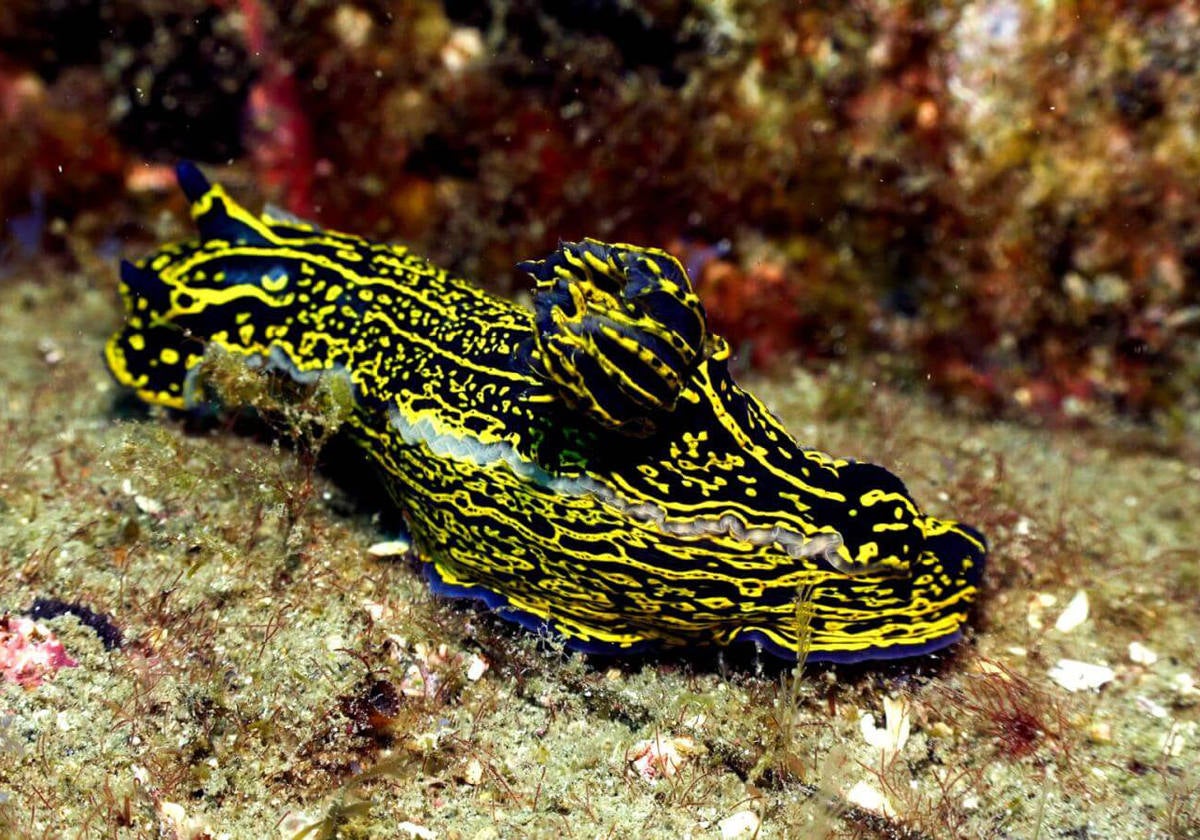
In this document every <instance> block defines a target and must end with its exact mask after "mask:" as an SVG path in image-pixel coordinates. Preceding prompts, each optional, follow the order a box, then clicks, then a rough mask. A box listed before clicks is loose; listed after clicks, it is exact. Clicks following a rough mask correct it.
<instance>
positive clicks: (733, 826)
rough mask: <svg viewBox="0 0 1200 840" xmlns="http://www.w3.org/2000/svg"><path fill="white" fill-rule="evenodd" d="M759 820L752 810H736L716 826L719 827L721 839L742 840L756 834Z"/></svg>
mask: <svg viewBox="0 0 1200 840" xmlns="http://www.w3.org/2000/svg"><path fill="white" fill-rule="evenodd" d="M760 822H761V821H760V820H759V818H758V814H756V813H754V812H753V811H738V812H736V813H733V814H730V815H729V816H728V817H726V818H725V819H723V820H721V821H720V822H719V823H717V827H718V828H719V829H721V840H743V838H751V837H757V836H758V828H759V824H760Z"/></svg>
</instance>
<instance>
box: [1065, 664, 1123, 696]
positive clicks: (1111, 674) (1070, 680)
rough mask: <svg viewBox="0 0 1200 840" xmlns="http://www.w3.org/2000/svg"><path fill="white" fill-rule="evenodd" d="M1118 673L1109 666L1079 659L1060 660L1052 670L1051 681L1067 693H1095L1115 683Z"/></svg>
mask: <svg viewBox="0 0 1200 840" xmlns="http://www.w3.org/2000/svg"><path fill="white" fill-rule="evenodd" d="M1116 675H1117V674H1116V671H1114V670H1113V669H1112V668H1109V667H1108V666H1107V665H1093V664H1092V663H1090V662H1080V661H1079V660H1077V659H1060V660H1058V662H1057V663H1056V664H1055V666H1054V667H1053V668H1051V669H1050V679H1052V680H1054V681H1055V682H1056V683H1058V684H1059V685H1061V686H1062V687H1063V688H1065V689H1066V690H1067V691H1071V692H1077V691H1094V690H1096V689H1098V688H1100V686H1102V685H1105V684H1107V683H1110V682H1112V681H1113V679H1114V678H1115V677H1116Z"/></svg>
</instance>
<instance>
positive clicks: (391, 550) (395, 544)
mask: <svg viewBox="0 0 1200 840" xmlns="http://www.w3.org/2000/svg"><path fill="white" fill-rule="evenodd" d="M411 550H412V543H411V542H409V541H408V540H406V539H397V540H385V541H384V542H377V543H375V544H374V545H372V546H370V547H369V548H367V554H370V555H371V556H372V557H400V556H403V555H405V554H408V552H409V551H411Z"/></svg>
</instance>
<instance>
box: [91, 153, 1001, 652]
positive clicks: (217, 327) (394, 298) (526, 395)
mask: <svg viewBox="0 0 1200 840" xmlns="http://www.w3.org/2000/svg"><path fill="white" fill-rule="evenodd" d="M177 174H178V177H179V183H180V186H181V187H182V188H183V191H184V192H185V193H186V195H187V198H188V200H189V201H190V203H191V208H192V215H193V217H194V219H195V222H196V224H197V227H198V229H199V238H198V239H194V240H189V241H186V242H179V243H174V244H169V245H166V246H164V247H163V248H161V250H159V251H157V252H156V253H154V254H152V255H150V256H149V257H147V258H145V259H143V260H141V261H140V262H138V263H136V264H133V263H129V262H125V263H123V264H122V266H121V286H120V289H121V294H122V297H123V298H124V303H125V307H126V312H127V315H126V321H125V325H124V327H123V329H121V331H120V332H118V333H117V334H115V335H114V336H113V337H112V338H111V339H110V340H109V341H108V344H107V347H106V356H107V362H108V366H109V368H110V369H111V370H112V373H113V375H114V376H115V377H116V379H117V381H118V382H119V383H120V384H122V385H124V386H128V387H130V388H132V389H134V390H135V392H136V393H137V395H138V397H140V398H141V399H142V400H144V401H146V402H148V403H153V404H157V405H163V406H169V407H172V408H177V409H186V408H189V407H192V406H196V405H197V404H199V403H202V402H203V401H204V399H205V397H204V394H203V383H202V382H201V381H199V377H198V375H197V372H198V370H199V368H200V365H201V361H202V359H203V357H204V354H205V352H206V350H207V349H208V348H212V347H219V348H222V349H223V350H224V351H225V352H227V353H230V354H233V355H234V356H237V357H241V358H243V359H244V360H245V361H246V363H247V364H249V365H252V366H255V367H259V368H263V369H266V370H271V371H275V372H277V373H278V374H279V375H282V376H284V377H290V378H291V379H294V380H296V381H298V382H304V383H312V382H314V381H316V380H317V379H319V378H320V377H335V376H336V377H344V378H345V380H346V381H347V382H348V385H349V387H350V390H351V392H352V394H353V411H352V416H351V417H350V420H349V422H348V424H347V425H348V426H349V427H350V434H351V435H352V436H353V438H354V439H355V441H356V442H357V443H358V444H359V445H361V447H362V449H363V450H365V451H366V453H367V454H368V455H369V456H370V458H372V459H373V460H374V461H375V462H376V464H377V465H378V466H379V467H380V468H381V469H382V471H383V473H384V476H385V478H386V481H387V484H388V487H389V488H390V490H391V491H392V495H393V496H394V498H395V499H396V501H397V503H398V504H399V505H401V507H402V509H403V511H404V515H405V517H406V521H407V523H408V525H409V527H410V529H411V536H412V539H413V542H414V546H415V548H416V550H417V551H418V553H419V557H420V562H421V564H422V567H423V568H424V569H425V570H426V573H427V576H428V578H429V580H430V581H431V584H432V587H433V589H434V591H435V592H437V593H440V594H445V595H451V596H463V597H469V598H476V599H480V600H482V601H484V602H486V604H487V605H488V606H489V607H491V608H492V609H494V610H495V611H496V612H497V613H498V614H499V615H501V616H503V617H505V618H507V619H510V620H513V621H516V622H519V623H520V624H522V625H524V626H526V627H529V628H532V629H535V630H538V631H552V632H553V633H555V634H557V635H558V636H560V637H562V639H564V640H565V642H566V644H567V645H568V646H569V647H571V648H575V649H580V650H585V651H590V652H604V653H620V652H625V651H635V650H645V649H648V648H672V647H680V646H684V645H689V646H696V645H703V644H711V645H729V644H731V643H735V642H742V641H746V642H752V643H755V644H757V645H759V646H760V647H761V648H763V649H765V650H767V651H769V652H771V653H773V654H776V655H778V656H781V657H784V658H792V659H794V658H795V657H796V656H797V655H799V654H800V653H804V654H806V655H807V656H808V658H809V659H811V660H826V661H837V662H855V661H860V660H867V659H888V658H896V657H907V656H916V655H920V654H925V653H928V652H930V651H934V650H937V649H939V648H942V647H945V646H946V645H949V644H951V643H953V642H954V641H956V640H957V639H959V638H961V636H962V632H963V627H964V625H965V624H966V622H967V619H968V613H969V609H970V606H971V604H972V603H973V602H974V600H975V598H976V596H977V594H978V591H979V585H980V577H981V574H982V571H983V566H984V560H985V556H986V553H987V546H986V542H985V541H984V538H983V536H982V535H981V534H979V533H978V532H977V531H975V530H974V529H972V528H970V527H968V526H966V525H963V524H959V523H957V522H954V521H951V520H946V519H938V518H935V517H932V516H928V515H926V514H924V513H922V512H921V510H920V509H919V508H918V507H917V505H916V503H915V502H914V501H913V499H912V497H911V496H910V495H909V494H908V492H907V490H906V489H905V487H904V484H903V483H902V482H901V481H900V479H898V478H897V477H896V476H895V475H893V474H892V473H890V472H889V471H887V470H886V469H884V468H883V467H879V466H875V465H873V464H869V463H862V462H856V461H853V460H850V459H846V458H836V457H833V456H830V455H827V454H825V453H824V452H819V451H817V450H815V449H810V448H806V447H804V446H801V445H799V444H797V443H796V441H795V440H794V439H793V438H792V437H791V435H789V434H788V432H787V431H786V430H785V429H784V428H783V426H782V425H781V424H780V422H779V421H778V420H777V419H776V418H775V417H774V415H772V414H771V412H770V411H768V410H767V408H766V407H765V406H764V405H763V404H762V403H761V402H759V401H758V400H757V399H756V398H755V397H754V396H752V395H751V394H749V393H747V392H746V391H744V390H742V389H741V388H740V387H738V385H737V384H736V383H735V382H734V381H733V378H732V377H731V375H730V372H729V357H730V351H729V346H728V345H727V343H726V342H725V341H724V340H723V339H722V338H720V337H719V336H716V335H714V334H712V333H711V332H710V331H709V328H708V324H707V321H706V318H705V312H704V308H703V306H702V305H701V303H700V300H699V298H698V297H697V295H696V293H695V291H694V290H693V288H692V284H691V281H690V280H689V278H688V276H687V273H686V272H685V270H684V268H683V267H682V266H681V265H680V263H679V261H678V260H676V259H675V258H674V257H672V256H671V255H670V254H668V253H667V252H665V251H662V250H659V249H657V248H641V247H635V246H632V245H613V244H606V243H603V242H598V241H595V240H592V239H585V240H583V241H581V242H572V243H563V244H561V245H560V246H559V248H558V250H557V251H556V252H555V253H553V254H551V255H550V256H549V257H547V258H546V259H543V260H538V261H532V262H526V263H522V264H521V266H520V268H522V269H523V270H525V271H527V272H528V273H530V274H531V275H532V276H533V277H534V279H535V281H536V289H535V294H534V298H533V311H529V310H528V309H526V308H524V307H521V306H519V305H517V304H515V303H513V302H510V301H508V300H504V299H502V298H500V297H497V296H494V295H491V294H488V293H487V292H485V291H483V290H482V289H480V288H479V287H477V286H476V285H474V284H472V283H470V282H469V281H467V280H465V279H462V278H460V277H457V276H455V275H454V274H452V273H449V272H447V271H445V270H443V269H441V268H438V267H436V266H434V265H432V264H430V263H429V262H428V261H426V260H425V259H423V258H421V257H419V256H417V255H416V254H413V253H412V252H410V251H409V250H408V249H407V248H405V247H403V246H399V245H386V244H376V243H372V242H368V241H366V240H363V239H361V238H359V237H357V236H352V235H348V234H344V233H337V232H334V231H330V230H323V229H321V228H319V227H317V226H315V225H312V224H308V223H305V222H302V221H300V220H297V219H294V218H290V217H284V216H283V214H279V213H273V212H271V211H269V210H268V211H267V212H265V213H264V214H263V215H262V216H255V215H254V214H252V213H250V212H248V211H247V210H245V209H244V208H242V207H241V206H240V205H238V204H237V203H236V202H234V201H233V200H232V199H231V198H230V197H229V195H228V194H227V193H226V192H225V191H224V190H223V189H222V188H221V187H220V186H219V185H213V184H210V183H209V182H208V180H207V179H206V178H205V177H204V175H202V174H201V172H200V171H199V170H198V169H197V168H196V167H195V166H193V165H191V164H189V163H182V164H180V165H179V167H178V173H177ZM801 593H803V594H801ZM801 597H803V598H807V599H808V600H807V601H806V604H807V606H806V609H805V611H804V612H805V620H798V618H797V615H798V610H797V599H798V598H801Z"/></svg>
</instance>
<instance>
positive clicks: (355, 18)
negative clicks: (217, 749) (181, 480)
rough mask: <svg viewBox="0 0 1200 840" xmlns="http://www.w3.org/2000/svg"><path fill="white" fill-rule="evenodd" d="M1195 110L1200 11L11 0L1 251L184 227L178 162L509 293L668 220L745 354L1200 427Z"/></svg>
mask: <svg viewBox="0 0 1200 840" xmlns="http://www.w3.org/2000/svg"><path fill="white" fill-rule="evenodd" d="M1197 126H1200V5H1198V4H1197V3H1194V2H1183V3H1173V2H1172V3H1165V2H1142V3H1124V2H1116V0H1112V1H1111V2H1089V0H1080V2H1055V3H1046V2H1035V1H1034V0H986V1H985V2H938V3H933V2H929V3H922V2H890V0H889V2H883V1H882V0H876V1H874V2H872V0H863V1H862V2H853V3H841V2H836V3H821V2H815V3H791V2H787V3H781V2H761V3H753V2H733V3H731V2H724V1H723V0H646V2H638V3H634V2H626V0H567V2H561V3H555V4H545V5H544V6H543V4H541V3H537V2H533V0H491V2H486V3H478V2H464V0H443V1H442V2H435V1H434V0H407V2H396V3H386V2H382V0H377V1H376V2H371V1H370V0H364V2H357V3H355V2H342V3H339V2H299V3H292V2H282V0H222V2H217V1H216V0H212V2H201V0H185V2H180V0H170V2H166V0H162V1H161V2H160V1H159V0H33V1H32V2H27V1H26V0H6V2H5V3H4V4H3V5H2V6H0V149H3V150H4V153H3V155H0V220H2V229H0V257H2V262H0V267H2V266H8V267H9V269H11V266H12V265H16V264H20V263H21V261H22V260H28V259H46V258H50V259H55V260H62V261H64V265H65V266H69V267H77V266H78V265H79V264H81V263H86V262H88V261H89V260H96V259H97V257H99V259H102V260H111V259H113V258H115V256H116V254H117V253H118V252H120V251H122V250H124V251H125V252H126V253H128V254H131V255H138V254H140V253H142V252H144V250H145V249H146V248H148V247H149V246H150V245H151V244H152V242H154V241H156V240H157V239H159V237H160V236H163V235H179V234H180V233H181V232H182V231H181V229H180V228H178V227H176V226H175V225H176V223H175V222H173V221H171V218H172V217H171V215H170V213H176V214H180V213H181V212H182V210H183V206H182V202H181V199H180V197H179V196H178V195H176V194H175V192H174V190H173V189H172V188H171V186H172V185H171V176H170V168H169V164H171V163H173V162H174V161H175V160H177V159H179V158H181V157H184V158H191V159H195V160H197V161H200V162H202V163H204V164H210V165H219V166H220V167H221V168H220V169H218V170H217V171H216V172H215V173H214V174H215V175H216V176H217V177H218V178H221V179H223V180H225V181H226V182H227V183H228V184H229V186H230V187H231V188H232V189H233V191H234V192H235V193H237V194H239V195H240V196H241V197H243V198H245V199H247V200H248V201H249V202H250V203H251V205H252V206H255V205H256V203H257V202H258V201H259V200H262V201H272V202H274V203H275V204H277V205H279V206H281V207H284V208H285V209H287V210H290V211H292V212H294V213H297V214H300V215H302V216H306V217H311V218H313V219H315V220H316V221H319V222H320V223H322V224H325V225H328V226H330V227H334V228H337V229H341V230H346V231H351V232H355V233H360V234H363V235H366V236H369V237H372V238H376V239H391V240H399V241H403V242H406V243H408V244H410V245H412V246H413V247H414V248H415V249H417V250H418V251H420V252H422V253H425V254H427V255H429V256H430V257H432V258H433V259H435V260H436V261H438V262H440V263H442V264H444V265H447V266H450V267H453V268H454V269H456V270H458V271H460V272H462V273H465V274H467V275H468V276H472V277H474V278H476V279H478V280H480V281H482V282H484V283H485V284H487V285H489V286H490V287H492V288H494V289H496V290H498V291H500V292H503V293H510V294H511V293H517V292H519V291H521V290H523V289H525V288H527V286H528V281H527V279H526V278H523V277H520V276H518V274H517V273H516V272H515V271H514V270H513V268H512V266H513V264H514V263H515V262H517V261H518V260H520V259H523V258H527V257H532V256H539V255H542V254H544V253H546V252H547V251H548V250H549V249H551V248H552V247H553V246H554V244H555V242H556V241H557V240H558V239H560V238H562V239H574V238H578V237H582V236H595V237H599V238H602V239H608V240H620V241H629V242H634V243H640V244H656V245H662V246H664V247H667V248H669V249H671V250H673V251H674V252H676V253H677V254H679V255H680V256H681V257H682V258H683V259H684V260H685V261H686V263H687V264H688V266H689V268H690V269H691V270H692V271H693V276H694V278H695V279H696V281H697V283H698V285H699V287H700V291H701V294H702V296H703V298H704V300H705V303H706V304H707V306H708V307H709V310H710V314H711V317H712V320H713V321H714V322H715V324H716V325H717V328H718V329H719V330H720V331H722V332H723V333H725V334H726V335H727V336H728V337H729V338H730V339H731V340H732V341H733V343H734V346H735V347H736V348H737V349H738V351H739V363H740V364H742V365H744V366H757V367H763V368H773V367H778V366H781V365H783V364H787V363H790V362H793V361H795V360H800V361H801V362H802V363H803V364H805V365H809V366H817V367H821V366H828V365H830V364H836V363H840V362H842V361H848V363H850V364H852V365H853V366H854V368H855V369H856V370H858V371H862V372H865V373H866V374H867V375H870V376H872V377H878V378H881V379H886V380H888V381H891V382H894V383H898V384H900V385H914V386H919V387H921V388H926V387H930V386H932V388H934V389H936V391H937V392H939V393H940V394H942V395H943V396H944V397H946V398H947V399H948V400H950V401H952V402H953V403H954V404H956V405H957V406H958V407H960V408H966V409H969V410H979V411H984V412H989V413H990V412H1000V413H1005V414H1009V415H1014V416H1018V417H1021V418H1023V419H1027V420H1035V421H1047V422H1052V423H1055V424H1095V423H1106V422H1109V421H1111V420H1113V419H1120V420H1134V421H1148V422H1151V423H1153V424H1155V425H1158V426H1160V427H1161V428H1162V429H1164V430H1166V431H1167V432H1168V433H1173V434H1175V435H1182V434H1183V433H1186V432H1188V431H1194V430H1195V426H1196V425H1197V421H1196V420H1194V419H1192V418H1194V417H1195V416H1197V407H1198V405H1197V404H1198V402H1200V387H1198V386H1200V342H1197V340H1196V339H1197V335H1198V333H1200V280H1198V278H1197V275H1198V274H1200V136H1198V134H1197ZM168 210H169V211H170V213H168V212H166V211H168ZM95 266H96V267H97V270H96V274H95V276H100V277H108V278H109V282H112V283H113V284H114V286H115V276H114V275H115V271H113V270H106V269H104V268H103V267H102V266H100V264H99V263H96V264H95ZM3 270H6V269H4V268H0V271H3ZM113 299H114V319H115V313H116V298H115V293H114V298H113Z"/></svg>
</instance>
